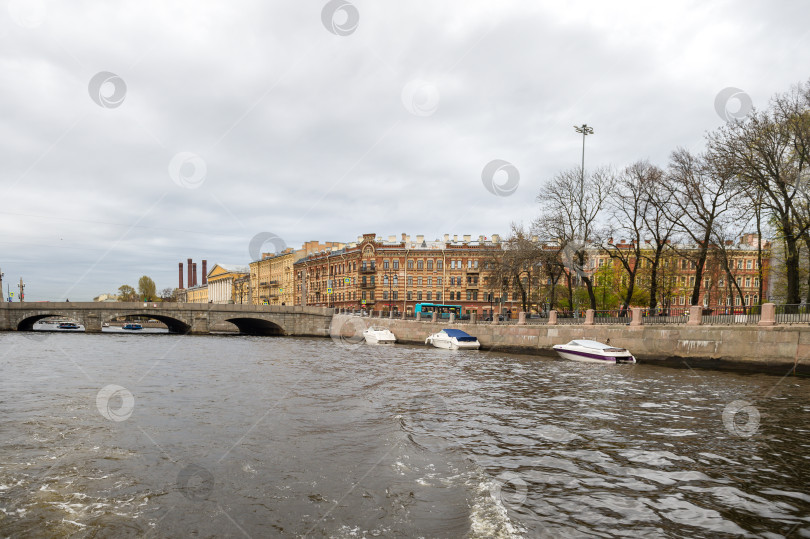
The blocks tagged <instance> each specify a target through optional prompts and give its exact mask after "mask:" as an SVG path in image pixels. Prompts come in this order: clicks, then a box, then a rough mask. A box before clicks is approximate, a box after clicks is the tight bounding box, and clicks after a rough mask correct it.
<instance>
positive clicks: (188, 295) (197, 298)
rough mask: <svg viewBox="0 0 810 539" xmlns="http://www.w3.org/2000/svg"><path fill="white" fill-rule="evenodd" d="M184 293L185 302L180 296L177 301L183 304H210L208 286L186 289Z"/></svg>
mask: <svg viewBox="0 0 810 539" xmlns="http://www.w3.org/2000/svg"><path fill="white" fill-rule="evenodd" d="M182 292H184V293H185V300H184V301H183V300H181V299H180V298H181V296H180V295H179V294H178V297H177V301H180V302H181V303H208V286H206V285H200V286H193V287H191V288H186V289H185V290H183V291H182Z"/></svg>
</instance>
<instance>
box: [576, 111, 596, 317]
mask: <svg viewBox="0 0 810 539" xmlns="http://www.w3.org/2000/svg"><path fill="white" fill-rule="evenodd" d="M574 130H575V131H576V132H577V133H582V165H581V167H580V171H579V172H580V175H579V231H578V236H580V237H581V239H582V246H583V248H584V247H585V238H584V234H585V230H584V228H585V223H584V222H583V219H584V217H583V209H582V200H583V198H584V197H585V137H586V136H588V135H593V127H591V126H589V125H588V124H582V125H580V126H576V125H575V126H574ZM581 271H585V268H584V267H583V268H581ZM580 280H581V279H580V276H579V272H577V278H576V285H577V289H579V282H580ZM576 303H577V311H579V298H577V300H576Z"/></svg>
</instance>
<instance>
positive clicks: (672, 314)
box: [641, 307, 689, 326]
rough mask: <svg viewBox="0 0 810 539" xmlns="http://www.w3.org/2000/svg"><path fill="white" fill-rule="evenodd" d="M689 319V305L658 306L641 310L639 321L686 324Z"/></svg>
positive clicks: (643, 322) (649, 323)
mask: <svg viewBox="0 0 810 539" xmlns="http://www.w3.org/2000/svg"><path fill="white" fill-rule="evenodd" d="M688 321H689V307H663V308H662V307H658V308H655V309H642V310H641V323H642V324H643V325H645V326H648V325H653V324H686V323H687V322H688Z"/></svg>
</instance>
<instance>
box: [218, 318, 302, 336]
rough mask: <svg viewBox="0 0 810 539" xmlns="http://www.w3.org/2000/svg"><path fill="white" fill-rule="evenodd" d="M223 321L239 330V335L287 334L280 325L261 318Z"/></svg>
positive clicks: (226, 319) (227, 319)
mask: <svg viewBox="0 0 810 539" xmlns="http://www.w3.org/2000/svg"><path fill="white" fill-rule="evenodd" d="M223 321H224V322H230V323H231V324H233V325H234V326H236V327H237V328H238V329H239V333H242V334H245V335H286V333H287V332H286V331H284V328H283V327H281V326H280V325H278V324H276V323H275V322H271V321H270V320H265V319H263V318H252V317H247V316H241V317H238V318H225V319H224V320H223Z"/></svg>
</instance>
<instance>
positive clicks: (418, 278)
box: [416, 275, 422, 286]
mask: <svg viewBox="0 0 810 539" xmlns="http://www.w3.org/2000/svg"><path fill="white" fill-rule="evenodd" d="M416 285H417V286H422V276H421V275H420V276H419V277H417V278H416Z"/></svg>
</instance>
